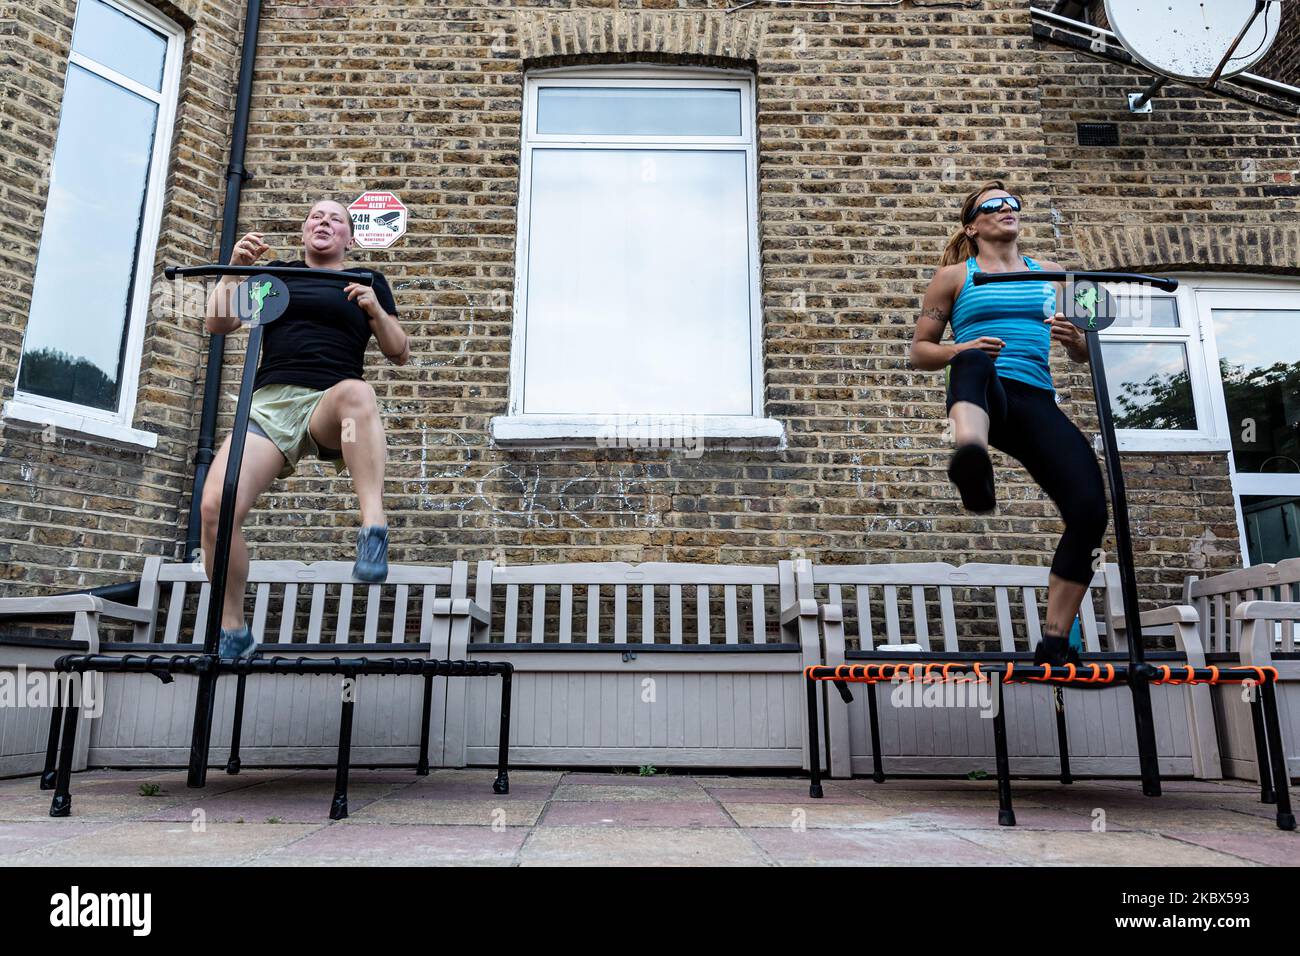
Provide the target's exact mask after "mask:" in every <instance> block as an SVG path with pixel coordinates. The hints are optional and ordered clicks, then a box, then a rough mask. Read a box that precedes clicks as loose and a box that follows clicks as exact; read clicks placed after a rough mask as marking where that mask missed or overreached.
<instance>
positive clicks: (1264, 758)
mask: <svg viewBox="0 0 1300 956" xmlns="http://www.w3.org/2000/svg"><path fill="white" fill-rule="evenodd" d="M1262 696H1263V689H1262V688H1261V687H1259V686H1258V685H1256V686H1255V697H1254V700H1252V701H1251V702H1250V723H1251V729H1252V730H1253V731H1254V732H1255V766H1256V767H1258V768H1259V802H1260V803H1272V802H1273V801H1274V797H1273V768H1272V766H1271V764H1270V762H1269V756H1268V732H1267V731H1266V730H1265V729H1264V705H1263V704H1262V703H1261V702H1260V700H1261V698H1262Z"/></svg>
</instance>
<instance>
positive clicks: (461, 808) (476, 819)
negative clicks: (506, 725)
mask: <svg viewBox="0 0 1300 956" xmlns="http://www.w3.org/2000/svg"><path fill="white" fill-rule="evenodd" d="M545 807H546V804H545V802H543V801H541V800H519V799H511V798H510V797H508V796H504V797H495V798H494V799H492V800H487V799H484V800H479V801H473V802H469V801H459V800H377V801H375V802H373V803H369V804H366V805H365V806H363V807H360V808H359V809H357V810H351V809H350V810H349V817H348V819H349V820H352V821H356V822H364V823H423V824H444V825H463V826H481V827H491V826H493V825H494V824H495V825H497V826H507V827H531V826H533V825H534V824H535V823H537V820H538V818H539V817H541V815H542V810H543V809H544V808H545Z"/></svg>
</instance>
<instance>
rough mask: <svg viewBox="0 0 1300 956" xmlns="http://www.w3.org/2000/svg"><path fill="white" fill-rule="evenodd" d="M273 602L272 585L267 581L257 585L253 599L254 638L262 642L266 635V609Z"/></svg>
mask: <svg viewBox="0 0 1300 956" xmlns="http://www.w3.org/2000/svg"><path fill="white" fill-rule="evenodd" d="M270 602H271V585H269V584H267V583H266V582H265V581H263V582H261V583H260V584H258V585H257V596H256V597H255V598H254V599H253V640H255V641H256V642H257V643H259V644H261V643H262V641H263V640H264V639H265V636H266V609H267V605H268V604H270Z"/></svg>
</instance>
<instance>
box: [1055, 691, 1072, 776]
mask: <svg viewBox="0 0 1300 956" xmlns="http://www.w3.org/2000/svg"><path fill="white" fill-rule="evenodd" d="M1052 690H1053V691H1054V693H1055V697H1056V744H1057V747H1058V748H1059V750H1060V752H1061V783H1074V777H1072V776H1070V738H1069V736H1068V735H1067V734H1066V732H1065V688H1063V687H1061V686H1060V685H1059V684H1058V685H1057V686H1056V687H1054V688H1052Z"/></svg>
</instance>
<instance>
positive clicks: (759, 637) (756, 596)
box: [749, 584, 767, 644]
mask: <svg viewBox="0 0 1300 956" xmlns="http://www.w3.org/2000/svg"><path fill="white" fill-rule="evenodd" d="M749 594H750V597H749V599H750V601H751V602H753V604H752V607H753V611H754V643H755V644H766V643H767V608H766V607H765V606H764V604H763V601H764V600H765V597H764V592H763V585H761V584H753V585H750V588H749Z"/></svg>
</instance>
